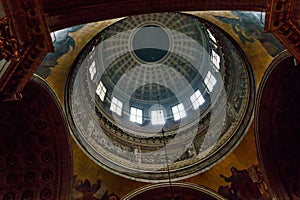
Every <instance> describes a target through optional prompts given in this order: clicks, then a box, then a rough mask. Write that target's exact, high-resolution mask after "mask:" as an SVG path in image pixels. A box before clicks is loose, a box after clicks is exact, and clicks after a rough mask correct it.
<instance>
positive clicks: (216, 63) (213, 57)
mask: <svg viewBox="0 0 300 200" xmlns="http://www.w3.org/2000/svg"><path fill="white" fill-rule="evenodd" d="M211 61H212V62H213V64H214V67H215V68H216V69H217V70H220V61H221V59H220V56H219V54H217V53H216V52H215V51H214V50H212V52H211Z"/></svg>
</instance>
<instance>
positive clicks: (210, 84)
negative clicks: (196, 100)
mask: <svg viewBox="0 0 300 200" xmlns="http://www.w3.org/2000/svg"><path fill="white" fill-rule="evenodd" d="M204 83H205V85H206V87H207V89H208V91H209V92H211V91H212V90H213V88H214V86H215V85H216V83H217V79H216V78H215V77H214V75H213V74H212V73H211V72H210V71H208V73H207V75H206V77H205V79H204Z"/></svg>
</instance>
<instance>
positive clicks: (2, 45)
mask: <svg viewBox="0 0 300 200" xmlns="http://www.w3.org/2000/svg"><path fill="white" fill-rule="evenodd" d="M0 59H1V60H3V59H5V60H7V61H10V60H12V61H19V52H18V50H17V40H16V38H15V37H14V36H12V34H11V31H10V27H9V22H8V19H7V17H2V18H1V19H0Z"/></svg>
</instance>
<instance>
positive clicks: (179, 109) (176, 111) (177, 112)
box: [172, 103, 186, 121]
mask: <svg viewBox="0 0 300 200" xmlns="http://www.w3.org/2000/svg"><path fill="white" fill-rule="evenodd" d="M172 112H173V116H174V120H175V121H177V120H179V119H182V118H184V117H186V112H185V110H184V107H183V104H182V103H180V104H178V105H176V106H173V107H172Z"/></svg>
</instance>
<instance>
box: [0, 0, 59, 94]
mask: <svg viewBox="0 0 300 200" xmlns="http://www.w3.org/2000/svg"><path fill="white" fill-rule="evenodd" d="M2 4H3V8H4V10H5V13H6V16H7V19H8V20H9V22H11V23H10V27H9V28H10V33H11V34H12V35H7V32H8V30H7V29H8V27H7V20H6V18H4V19H2V21H1V22H0V26H1V30H0V32H1V33H0V50H1V53H0V58H1V59H6V60H8V59H10V63H9V66H8V67H7V68H6V69H5V71H3V72H2V73H1V77H0V99H1V100H13V99H18V98H20V97H21V95H20V92H21V91H22V89H23V88H24V86H25V85H26V84H27V82H28V80H29V79H30V78H31V76H32V74H33V73H34V71H35V70H36V69H37V67H38V66H39V64H40V63H41V61H42V59H43V58H44V56H45V55H46V54H47V53H48V52H49V51H53V45H52V41H51V37H50V33H49V30H48V27H47V24H46V19H45V16H44V13H43V9H42V6H41V1H40V0H26V1H10V0H2ZM4 34H6V35H5V37H3V35H4ZM1 37H3V39H2V38H1ZM1 44H2V45H3V47H1ZM16 44H18V49H17V48H16ZM17 50H19V52H18V51H17ZM11 58H14V59H11ZM3 70H4V69H3Z"/></svg>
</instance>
